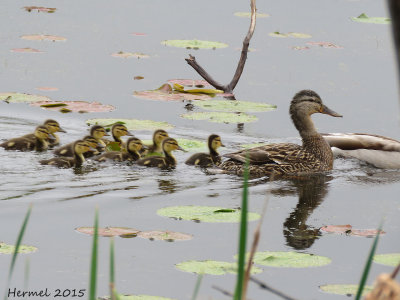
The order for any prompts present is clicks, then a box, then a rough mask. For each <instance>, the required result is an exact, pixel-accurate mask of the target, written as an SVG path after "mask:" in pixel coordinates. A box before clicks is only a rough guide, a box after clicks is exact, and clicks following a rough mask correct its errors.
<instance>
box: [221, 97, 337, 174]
mask: <svg viewBox="0 0 400 300" xmlns="http://www.w3.org/2000/svg"><path fill="white" fill-rule="evenodd" d="M289 112H290V116H291V118H292V121H293V123H294V126H295V127H296V129H297V130H298V131H299V133H300V136H301V139H302V142H303V145H302V146H300V145H296V144H289V143H287V144H269V145H265V146H260V147H255V148H251V149H247V150H242V151H238V152H234V153H229V154H225V155H224V156H225V157H228V158H230V159H229V160H227V161H225V162H223V163H222V164H221V165H220V168H221V169H223V170H225V171H226V172H229V173H234V174H237V175H242V174H243V171H244V165H245V162H246V160H247V159H248V161H249V174H250V175H251V176H256V177H261V176H274V177H275V176H285V175H289V176H291V175H301V174H309V173H316V172H324V171H329V170H331V169H332V166H333V154H332V150H331V148H330V147H329V145H328V143H327V142H326V141H325V140H324V138H323V137H322V136H321V135H320V134H319V133H318V132H317V130H316V129H315V127H314V123H313V121H312V120H311V115H312V114H314V113H322V114H327V115H330V116H333V117H341V115H339V114H338V113H336V112H334V111H333V110H331V109H329V108H328V107H327V106H325V105H324V104H323V103H322V100H321V98H320V97H319V96H318V94H317V93H316V92H314V91H311V90H302V91H300V92H298V93H297V94H296V95H295V96H294V97H293V100H292V102H291V104H290V109H289Z"/></svg>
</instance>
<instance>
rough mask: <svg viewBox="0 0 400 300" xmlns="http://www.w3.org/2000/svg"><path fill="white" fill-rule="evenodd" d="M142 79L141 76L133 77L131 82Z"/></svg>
mask: <svg viewBox="0 0 400 300" xmlns="http://www.w3.org/2000/svg"><path fill="white" fill-rule="evenodd" d="M142 79H144V77H143V76H135V77H133V80H142Z"/></svg>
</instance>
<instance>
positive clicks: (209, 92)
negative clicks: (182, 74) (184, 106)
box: [174, 83, 224, 95]
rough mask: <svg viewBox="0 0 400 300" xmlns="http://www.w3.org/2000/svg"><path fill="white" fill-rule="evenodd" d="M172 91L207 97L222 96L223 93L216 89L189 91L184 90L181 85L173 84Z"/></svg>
mask: <svg viewBox="0 0 400 300" xmlns="http://www.w3.org/2000/svg"><path fill="white" fill-rule="evenodd" d="M174 91H177V92H180V93H192V94H198V93H200V94H207V95H215V94H223V93H224V91H222V90H217V89H203V88H201V89H190V90H185V87H184V86H183V85H180V84H177V83H175V84H174Z"/></svg>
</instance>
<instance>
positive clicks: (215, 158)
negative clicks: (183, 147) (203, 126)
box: [185, 134, 225, 168]
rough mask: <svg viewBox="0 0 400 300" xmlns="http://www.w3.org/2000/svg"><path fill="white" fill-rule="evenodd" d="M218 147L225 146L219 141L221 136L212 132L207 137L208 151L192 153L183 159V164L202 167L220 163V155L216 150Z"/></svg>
mask: <svg viewBox="0 0 400 300" xmlns="http://www.w3.org/2000/svg"><path fill="white" fill-rule="evenodd" d="M219 147H225V146H224V145H223V144H222V142H221V137H220V136H219V135H216V134H212V135H210V136H209V137H208V149H210V153H196V154H193V155H192V156H191V157H189V158H188V159H187V160H186V161H185V164H187V165H194V166H200V167H204V168H207V167H211V166H213V165H217V166H218V165H219V164H221V156H220V155H219V154H218V152H217V149H218V148H219Z"/></svg>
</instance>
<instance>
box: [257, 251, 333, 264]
mask: <svg viewBox="0 0 400 300" xmlns="http://www.w3.org/2000/svg"><path fill="white" fill-rule="evenodd" d="M254 263H256V264H258V265H263V266H269V267H281V268H309V267H320V266H325V265H327V264H330V263H331V259H330V258H328V257H325V256H318V255H313V254H307V253H297V252H270V251H265V252H256V253H255V254H254Z"/></svg>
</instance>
